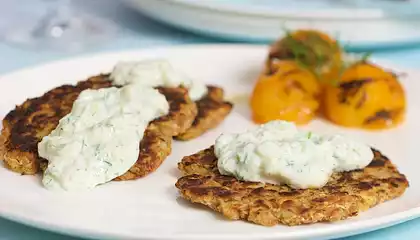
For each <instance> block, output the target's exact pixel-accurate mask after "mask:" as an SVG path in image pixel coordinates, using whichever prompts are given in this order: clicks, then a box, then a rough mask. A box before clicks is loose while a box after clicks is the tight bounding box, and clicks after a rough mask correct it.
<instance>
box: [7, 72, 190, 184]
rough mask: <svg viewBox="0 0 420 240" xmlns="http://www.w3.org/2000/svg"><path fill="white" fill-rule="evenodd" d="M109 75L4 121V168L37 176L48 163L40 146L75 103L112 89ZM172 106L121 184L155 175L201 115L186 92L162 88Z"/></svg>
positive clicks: (57, 92) (63, 89)
mask: <svg viewBox="0 0 420 240" xmlns="http://www.w3.org/2000/svg"><path fill="white" fill-rule="evenodd" d="M110 86H111V82H110V81H109V80H108V75H100V76H96V77H92V78H89V79H88V80H86V81H81V82H79V83H77V84H76V85H74V86H73V85H63V86H60V87H57V88H54V89H52V90H50V91H48V92H47V93H45V94H44V95H43V96H41V97H37V98H32V99H28V100H26V101H25V102H24V103H23V104H22V105H19V106H17V107H16V108H15V109H14V110H13V111H11V112H9V113H8V114H7V115H6V117H5V118H4V119H3V130H2V132H1V137H0V145H1V146H2V147H1V149H0V157H3V159H4V163H5V164H4V165H5V166H6V167H7V168H9V169H11V170H12V171H15V172H18V173H21V174H35V173H37V172H39V171H40V164H41V163H42V167H43V168H45V167H46V160H45V159H42V158H40V157H39V156H38V148H37V145H38V142H39V141H41V139H42V138H43V137H44V136H46V135H48V134H49V133H50V132H51V131H52V130H53V129H54V128H55V127H56V126H57V125H58V121H59V120H60V119H61V118H62V117H64V116H65V115H66V114H68V113H69V112H70V111H71V108H72V105H73V102H74V101H75V100H76V99H77V97H78V96H79V94H80V92H82V91H83V90H85V89H88V88H91V89H98V88H105V87H110ZM158 90H159V91H160V92H161V93H162V94H164V95H165V97H166V99H167V100H168V102H169V105H170V111H169V114H168V115H166V116H163V117H161V118H158V119H156V120H154V121H152V122H151V123H150V124H149V126H148V127H147V129H146V131H145V136H144V138H143V140H142V141H141V142H140V154H139V159H138V161H137V162H136V163H135V164H134V166H133V167H132V168H131V169H130V170H129V171H128V172H127V173H126V174H124V175H123V176H120V177H119V178H118V180H129V179H135V178H138V177H142V176H144V175H146V174H148V173H150V172H152V171H154V170H155V169H156V168H157V167H159V165H160V164H161V163H162V161H163V160H164V159H165V158H166V157H167V156H168V155H169V153H170V152H171V147H170V146H171V140H172V137H173V136H176V135H178V134H180V133H182V132H185V130H186V129H187V128H189V127H190V126H191V124H192V122H193V121H194V118H195V116H196V115H197V108H196V104H195V103H194V102H193V101H191V99H190V98H189V96H188V92H187V90H186V89H183V88H158Z"/></svg>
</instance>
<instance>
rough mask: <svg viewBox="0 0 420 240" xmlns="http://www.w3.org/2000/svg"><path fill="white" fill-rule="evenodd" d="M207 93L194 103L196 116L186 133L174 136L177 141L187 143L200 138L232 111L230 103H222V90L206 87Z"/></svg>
mask: <svg viewBox="0 0 420 240" xmlns="http://www.w3.org/2000/svg"><path fill="white" fill-rule="evenodd" d="M207 89H208V93H207V95H206V96H205V97H203V98H202V99H200V100H198V101H196V104H197V109H198V115H197V117H196V118H195V120H194V122H193V124H192V126H191V127H190V128H189V129H187V131H186V132H184V133H182V134H180V135H178V136H176V137H175V138H176V139H177V140H182V141H187V140H191V139H194V138H196V137H199V136H201V135H202V134H204V133H205V132H206V131H208V130H210V129H212V128H215V127H217V126H218V125H219V124H220V123H221V122H222V121H223V120H224V119H225V118H226V116H227V115H228V114H229V113H230V111H231V110H232V106H233V105H232V103H230V102H226V101H224V93H223V89H221V88H219V87H215V86H207Z"/></svg>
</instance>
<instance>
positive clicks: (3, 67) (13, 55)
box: [0, 0, 420, 240]
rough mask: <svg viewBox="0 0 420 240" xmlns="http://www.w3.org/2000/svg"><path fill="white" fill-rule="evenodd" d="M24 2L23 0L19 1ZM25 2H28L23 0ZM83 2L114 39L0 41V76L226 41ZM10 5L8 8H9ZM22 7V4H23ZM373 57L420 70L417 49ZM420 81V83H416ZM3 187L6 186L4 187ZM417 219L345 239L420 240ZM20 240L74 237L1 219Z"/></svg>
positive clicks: (105, 1) (0, 238) (5, 231)
mask: <svg viewBox="0 0 420 240" xmlns="http://www.w3.org/2000/svg"><path fill="white" fill-rule="evenodd" d="M21 1H23V0H21ZM3 2H6V7H3V6H2V8H1V9H2V10H1V9H0V16H3V17H0V21H2V20H4V19H5V18H4V16H5V15H7V14H6V12H7V13H8V14H9V15H10V14H12V13H11V11H8V10H6V9H8V8H7V7H10V8H12V7H14V6H15V3H16V2H17V1H15V3H12V2H13V0H10V1H9V3H7V2H8V1H7V0H6V1H5V0H2V4H3ZM25 2H28V1H25ZM31 2H32V3H33V2H37V4H35V5H34V4H32V6H29V5H28V4H31V3H30V2H28V3H25V4H27V5H25V6H26V7H28V6H29V9H33V11H39V10H42V9H43V8H44V7H45V6H44V5H43V4H44V2H42V3H39V1H36V0H32V1H31ZM82 2H83V1H76V2H75V4H77V5H79V6H84V8H85V9H86V10H87V11H91V12H92V14H98V15H101V16H107V17H108V18H110V19H113V20H114V21H115V22H116V24H117V26H118V28H119V33H118V36H116V37H115V38H113V39H110V40H106V41H104V42H103V43H101V44H97V45H95V47H91V48H90V49H89V50H85V51H83V52H65V51H57V50H34V49H22V48H18V47H12V46H10V45H7V44H5V43H1V42H0V73H7V72H9V71H13V70H17V69H20V68H24V67H27V66H32V65H35V64H41V63H44V62H48V61H52V60H57V59H62V58H68V57H72V56H75V55H79V54H84V55H86V54H89V53H98V52H110V51H118V50H128V49H136V48H144V47H152V46H164V45H175V44H192V43H199V44H202V43H219V42H224V43H226V42H227V41H221V40H217V39H209V38H204V37H201V36H197V35H194V34H190V33H186V32H182V31H178V30H175V29H171V28H168V27H166V26H163V25H161V24H159V23H156V22H153V21H151V20H149V19H147V18H145V17H143V16H141V15H139V14H137V13H135V12H133V11H132V10H130V9H127V8H125V7H124V6H122V5H120V4H119V3H118V1H113V0H102V1H99V0H96V1H95V0H93V1H90V2H89V3H86V1H84V3H82ZM8 4H9V5H8ZM22 5H23V4H22ZM374 57H376V58H380V59H385V60H388V61H390V62H394V63H396V64H398V65H401V66H404V67H410V68H420V46H419V48H418V49H405V50H399V51H397V50H393V51H386V52H378V53H375V54H374ZM419 81H420V80H419ZM2 187H7V185H4V183H3V186H2ZM419 236H420V219H418V220H412V221H409V222H406V223H403V224H400V225H397V226H394V227H389V228H386V229H383V230H378V231H374V232H371V233H367V234H362V235H358V236H353V237H349V238H345V239H346V240H361V239H371V240H392V239H419V238H420V237H419ZM6 239H7V240H18V239H19V240H20V239H46V240H58V239H63V240H76V239H77V238H73V237H67V236H62V235H58V234H54V233H50V232H46V231H42V230H38V229H34V228H30V227H26V226H23V225H21V224H18V223H13V222H10V221H8V220H5V219H2V218H0V240H6Z"/></svg>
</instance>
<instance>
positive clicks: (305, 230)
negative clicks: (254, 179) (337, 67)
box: [0, 45, 420, 240]
mask: <svg viewBox="0 0 420 240" xmlns="http://www.w3.org/2000/svg"><path fill="white" fill-rule="evenodd" d="M265 55H266V48H265V47H260V46H248V45H227V46H226V45H201V46H185V47H175V48H162V49H150V50H142V51H131V52H123V53H114V54H103V55H97V56H93V57H82V58H76V59H72V60H66V61H59V62H55V63H51V64H47V65H43V66H40V67H34V68H30V69H25V70H21V71H18V72H15V73H12V74H9V75H5V76H1V77H0V84H1V87H0V98H1V101H0V116H4V115H5V114H6V113H7V112H8V111H9V110H11V109H12V108H13V107H14V106H15V104H19V103H21V102H22V101H24V100H25V99H26V98H28V97H35V96H38V95H40V94H42V93H43V92H44V91H46V90H48V89H50V88H52V87H55V86H58V85H61V84H64V83H74V82H76V81H77V80H81V79H85V78H86V77H88V76H91V75H96V74H98V73H101V72H108V71H110V69H111V68H112V66H113V65H114V64H115V63H116V61H118V60H129V59H141V58H153V57H164V58H167V59H169V60H170V61H171V62H172V63H173V64H174V65H175V66H176V67H178V68H180V69H182V70H184V71H185V72H186V73H188V74H189V75H191V76H192V77H194V78H195V79H197V80H202V81H205V82H208V83H214V84H220V85H221V86H223V87H224V88H225V89H226V92H227V94H228V95H229V96H235V95H236V94H243V93H247V92H249V91H250V89H251V88H252V85H253V83H254V81H255V78H256V76H257V74H258V72H259V71H260V68H261V65H262V63H263V59H264V57H265ZM405 72H406V73H408V78H406V79H404V80H403V82H404V85H405V88H406V89H407V94H408V103H409V106H408V116H407V121H406V122H405V123H404V124H403V125H402V126H401V127H399V128H396V129H393V130H389V131H383V132H376V133H372V132H365V131H355V130H348V129H343V128H340V127H335V126H332V125H330V124H328V123H325V122H322V121H320V120H315V121H313V122H312V123H311V124H310V126H308V127H309V128H313V129H315V131H320V132H324V131H334V132H342V133H345V134H349V135H351V136H353V137H355V138H359V139H362V140H363V141H365V142H368V143H370V144H372V145H373V146H374V147H377V148H379V149H380V150H382V151H383V153H384V154H386V155H387V156H389V157H390V158H391V159H392V160H393V161H394V162H395V163H396V164H397V165H398V167H399V169H400V170H401V171H402V172H403V173H405V174H406V175H407V177H408V179H409V181H410V184H411V186H410V188H409V189H408V190H407V192H406V193H405V194H404V195H403V196H402V197H401V198H399V199H396V200H394V201H390V202H387V203H385V204H382V205H380V206H378V207H375V208H373V209H371V210H369V211H367V212H364V213H362V214H360V216H358V217H355V218H352V219H349V220H345V221H340V222H336V223H330V224H327V223H321V224H314V225H308V226H298V227H286V226H276V227H262V226H258V225H254V224H250V223H246V222H242V221H227V220H225V219H224V218H223V217H221V216H220V215H219V214H215V213H213V212H211V211H208V210H206V209H205V208H203V207H198V206H194V205H192V204H189V203H187V202H186V201H184V200H182V199H180V198H179V195H178V193H177V190H176V189H175V187H174V183H175V182H176V180H177V178H178V177H179V172H178V170H177V169H176V164H177V162H178V161H180V159H181V158H182V157H183V156H185V155H189V154H191V153H194V152H196V151H197V150H200V149H203V148H205V147H207V146H209V145H210V144H212V143H213V141H214V139H215V138H216V137H217V136H218V134H220V133H221V132H223V131H230V132H232V131H243V130H244V129H246V128H247V127H249V126H251V125H252V123H251V122H250V120H249V118H248V111H247V110H246V108H245V107H244V106H240V105H238V106H237V107H236V108H235V110H234V112H233V113H232V114H230V116H229V117H228V118H227V119H226V121H225V122H224V123H223V124H222V125H221V126H220V127H218V128H217V129H215V130H213V131H211V132H209V133H208V134H206V135H204V136H202V137H200V138H198V139H196V140H193V141H190V142H186V143H180V142H175V143H174V145H173V153H172V154H171V156H170V157H168V159H166V161H165V162H164V163H163V165H162V166H161V167H160V168H159V169H158V170H157V171H156V172H155V173H153V174H151V175H149V176H147V177H146V178H144V179H139V180H137V181H131V182H112V183H109V184H105V185H103V186H101V187H98V188H96V189H94V190H93V191H91V192H87V193H84V194H72V193H68V194H60V193H54V192H49V191H47V190H45V189H44V188H43V187H42V186H41V185H40V177H39V176H20V175H18V174H15V173H13V172H10V171H8V170H6V169H4V168H3V167H0V182H1V183H2V187H1V188H0V215H1V216H4V217H6V218H9V219H12V220H15V221H19V222H22V223H25V224H28V225H32V226H35V227H39V228H44V229H49V230H52V231H57V232H61V233H66V234H71V235H79V236H85V237H97V238H112V237H113V238H117V239H122V238H129V239H144V238H147V239H180V240H181V239H182V240H184V239H314V238H315V237H318V238H327V237H328V238H331V237H338V236H345V235H351V234H357V233H361V232H366V231H371V230H374V229H378V228H381V227H385V226H389V225H392V224H396V223H399V222H402V221H406V220H408V219H411V218H414V217H417V216H418V215H419V214H420V202H419V199H420V174H418V169H419V168H420V163H419V161H418V154H416V148H418V147H416V145H417V144H416V143H415V142H416V141H417V138H418V136H420V135H419V130H418V129H419V128H418V127H417V126H416V124H417V123H418V122H420V109H419V104H420V95H419V94H418V92H419V91H420V82H419V81H418V79H420V72H416V71H407V70H405Z"/></svg>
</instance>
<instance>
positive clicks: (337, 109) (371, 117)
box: [323, 62, 406, 129]
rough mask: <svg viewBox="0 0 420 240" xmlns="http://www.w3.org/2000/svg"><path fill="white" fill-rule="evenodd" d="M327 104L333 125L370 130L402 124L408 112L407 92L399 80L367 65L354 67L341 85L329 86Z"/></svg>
mask: <svg viewBox="0 0 420 240" xmlns="http://www.w3.org/2000/svg"><path fill="white" fill-rule="evenodd" d="M323 104H324V113H325V116H326V117H327V118H328V119H329V120H331V121H332V122H334V123H336V124H339V125H342V126H348V127H358V128H367V129H384V128H390V127H393V126H395V125H397V124H399V123H401V122H402V121H403V119H404V114H405V109H406V100H405V94H404V90H403V88H402V86H401V85H400V83H399V82H398V79H397V78H396V76H395V75H394V74H392V73H390V72H387V71H385V70H383V69H382V68H380V67H379V66H376V65H373V64H371V63H366V62H360V63H356V64H354V65H352V66H350V67H349V68H348V69H346V70H345V71H344V72H343V74H342V75H341V77H340V79H339V82H338V83H337V84H335V85H329V86H327V87H326V88H325V92H324V102H323Z"/></svg>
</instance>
